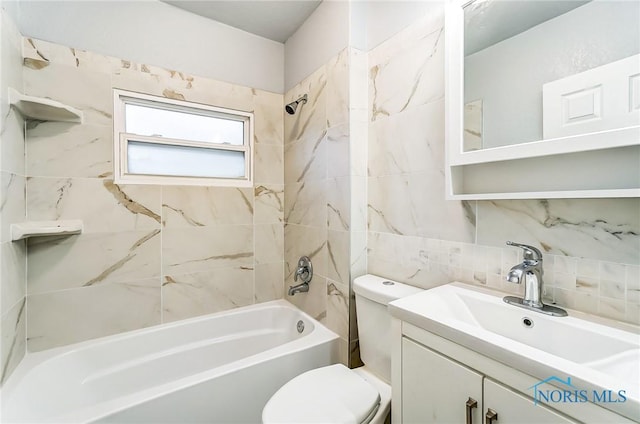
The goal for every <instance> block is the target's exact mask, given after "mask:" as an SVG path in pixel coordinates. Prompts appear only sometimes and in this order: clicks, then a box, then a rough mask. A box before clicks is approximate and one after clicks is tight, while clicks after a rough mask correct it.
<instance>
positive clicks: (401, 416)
mask: <svg viewBox="0 0 640 424" xmlns="http://www.w3.org/2000/svg"><path fill="white" fill-rule="evenodd" d="M393 321H394V324H393V344H392V382H391V383H392V390H393V397H392V407H391V411H392V422H394V423H396V424H399V423H404V424H427V423H437V424H449V423H456V424H459V423H474V424H511V423H519V424H524V423H527V424H545V423H549V424H551V423H553V424H559V423H616V424H622V423H633V422H634V421H631V420H629V419H627V418H625V417H623V416H621V415H618V414H617V413H615V412H613V411H611V410H609V409H605V408H603V407H601V406H599V405H596V404H593V403H589V402H586V403H554V404H553V407H550V406H549V405H548V404H546V403H545V404H543V403H537V404H536V403H534V399H533V398H532V396H533V389H532V387H533V386H534V385H539V384H543V383H542V382H540V380H539V379H537V378H534V377H532V376H530V375H527V374H525V373H523V372H521V371H519V370H518V369H514V368H512V367H508V366H506V365H504V364H502V363H500V362H498V361H495V360H493V359H491V358H489V357H487V356H484V355H482V354H479V353H477V352H475V351H472V350H470V349H468V348H466V347H463V346H461V345H458V344H456V343H454V342H452V341H450V340H447V339H445V338H443V337H440V336H438V335H436V334H433V333H430V332H428V331H426V330H423V329H422V328H419V327H416V326H414V325H412V324H409V323H407V322H404V321H400V320H398V319H394V320H393ZM544 384H546V383H544ZM546 387H547V388H550V389H554V388H555V387H552V386H548V385H547V386H546Z"/></svg>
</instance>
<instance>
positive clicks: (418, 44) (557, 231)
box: [367, 2, 640, 324]
mask: <svg viewBox="0 0 640 424" xmlns="http://www.w3.org/2000/svg"><path fill="white" fill-rule="evenodd" d="M432 9H433V10H432V11H431V12H430V13H429V14H428V16H425V17H423V18H421V19H417V20H416V22H415V23H414V24H412V25H411V26H409V27H407V28H406V29H405V30H403V31H402V32H400V33H399V34H397V35H395V36H394V37H392V38H390V39H389V40H387V41H386V42H385V43H383V44H381V45H379V46H378V47H376V48H375V49H373V50H371V51H370V52H369V64H368V66H369V78H368V81H369V136H368V137H369V146H368V149H369V154H368V199H367V202H368V240H367V247H368V264H367V270H368V272H370V273H373V274H378V275H382V276H385V277H387V278H392V279H396V280H399V281H403V282H407V283H409V284H412V285H416V286H419V287H423V288H429V287H434V286H437V285H441V284H446V283H448V282H450V281H453V280H459V281H464V282H468V283H474V284H480V285H487V286H490V287H494V288H497V289H501V290H505V291H509V292H518V291H519V290H522V287H519V286H516V285H511V284H509V283H506V282H504V277H505V273H506V272H507V271H508V269H509V268H510V267H511V266H513V265H515V264H516V263H518V261H519V260H521V254H520V252H519V249H515V248H511V247H507V246H505V244H504V243H505V241H506V240H513V241H518V242H522V243H526V244H531V245H534V246H537V247H538V248H540V249H541V250H542V251H543V253H544V254H545V255H544V256H545V259H544V260H545V281H546V286H547V288H546V293H545V298H546V299H547V301H548V302H555V303H556V304H558V305H560V306H564V307H568V308H574V309H578V310H581V311H585V312H589V313H594V314H597V315H601V316H605V317H609V318H613V319H617V320H621V321H627V322H632V323H636V324H640V297H639V288H640V272H639V265H640V199H551V200H503V201H477V202H475V201H470V202H460V201H447V200H445V199H444V56H443V53H444V51H443V48H444V45H443V22H444V20H443V10H442V4H441V3H435V2H434V4H433V7H432Z"/></svg>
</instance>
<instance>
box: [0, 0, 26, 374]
mask: <svg viewBox="0 0 640 424" xmlns="http://www.w3.org/2000/svg"><path fill="white" fill-rule="evenodd" d="M9 87H11V88H14V89H16V90H18V91H20V90H21V89H22V54H21V36H20V33H19V32H18V29H17V28H16V26H15V24H14V22H13V21H12V20H11V18H10V17H9V15H8V14H7V13H6V12H5V10H4V9H0V384H2V383H4V381H6V379H7V378H8V377H9V375H11V373H12V371H13V370H14V369H15V367H16V366H17V365H18V363H19V362H20V361H21V360H22V358H23V357H24V354H25V351H26V346H25V340H26V336H25V334H26V316H25V312H26V309H25V293H26V247H25V242H24V241H23V240H22V241H16V242H12V241H11V235H10V225H11V224H12V223H14V222H22V221H24V219H25V213H26V212H25V164H24V120H23V119H22V116H21V115H20V114H19V113H18V112H17V111H16V110H15V109H13V108H11V107H9V101H8V88H9Z"/></svg>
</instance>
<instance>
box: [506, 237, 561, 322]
mask: <svg viewBox="0 0 640 424" xmlns="http://www.w3.org/2000/svg"><path fill="white" fill-rule="evenodd" d="M507 245H509V246H516V247H520V248H522V249H523V250H524V254H523V261H522V263H519V264H518V265H515V266H514V267H513V268H511V270H509V273H508V274H507V281H508V282H510V283H515V284H522V283H523V282H524V298H519V297H515V296H506V297H505V298H504V299H503V300H504V301H505V302H506V303H509V304H512V305H516V306H520V307H522V308H526V309H530V310H533V311H536V312H541V313H543V314H547V315H553V316H567V311H565V310H564V309H561V308H558V307H555V306H551V305H545V304H544V303H542V287H543V284H544V282H543V279H542V275H543V274H544V270H543V268H542V252H540V250H538V249H536V248H535V247H533V246H529V245H526V244H520V243H514V242H512V241H507Z"/></svg>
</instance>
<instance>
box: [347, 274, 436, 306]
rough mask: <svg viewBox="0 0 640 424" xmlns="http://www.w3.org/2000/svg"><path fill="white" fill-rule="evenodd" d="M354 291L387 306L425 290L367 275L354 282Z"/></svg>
mask: <svg viewBox="0 0 640 424" xmlns="http://www.w3.org/2000/svg"><path fill="white" fill-rule="evenodd" d="M389 283H392V284H389ZM353 291H354V292H355V293H356V294H357V295H360V296H362V297H366V298H367V299H369V300H372V301H374V302H378V303H380V304H383V305H387V304H388V303H389V302H391V301H394V300H396V299H400V298H401V297H405V296H409V295H412V294H416V293H419V292H421V291H423V289H420V288H418V287H414V286H410V285H407V284H403V283H398V282H397V281H393V280H389V279H388V278H383V277H378V276H377V275H372V274H366V275H363V276H361V277H357V278H356V279H355V280H353Z"/></svg>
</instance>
